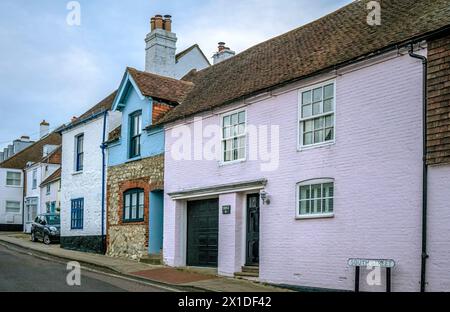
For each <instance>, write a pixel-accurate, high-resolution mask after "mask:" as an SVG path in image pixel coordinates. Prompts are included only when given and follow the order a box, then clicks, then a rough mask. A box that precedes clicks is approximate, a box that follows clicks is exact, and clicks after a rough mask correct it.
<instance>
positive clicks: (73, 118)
mask: <svg viewBox="0 0 450 312" xmlns="http://www.w3.org/2000/svg"><path fill="white" fill-rule="evenodd" d="M77 119H78V117H77V116H73V117H72V119H71V120H70V121H71V122H75V121H77Z"/></svg>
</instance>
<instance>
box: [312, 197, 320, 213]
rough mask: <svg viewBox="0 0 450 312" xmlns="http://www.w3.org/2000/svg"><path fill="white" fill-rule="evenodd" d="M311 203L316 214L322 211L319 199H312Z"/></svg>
mask: <svg viewBox="0 0 450 312" xmlns="http://www.w3.org/2000/svg"><path fill="white" fill-rule="evenodd" d="M313 205H314V208H313V212H314V213H317V214H319V213H322V200H321V199H316V200H314V201H313Z"/></svg>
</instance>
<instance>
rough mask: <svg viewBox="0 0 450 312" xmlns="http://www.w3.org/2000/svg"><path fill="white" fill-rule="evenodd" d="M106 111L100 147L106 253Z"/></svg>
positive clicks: (103, 229)
mask: <svg viewBox="0 0 450 312" xmlns="http://www.w3.org/2000/svg"><path fill="white" fill-rule="evenodd" d="M107 117H108V111H104V112H103V138H102V144H101V145H100V148H101V149H102V252H103V254H106V240H105V195H106V194H105V186H106V170H105V168H106V148H107V146H108V145H107V144H106V122H107Z"/></svg>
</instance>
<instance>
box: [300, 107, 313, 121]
mask: <svg viewBox="0 0 450 312" xmlns="http://www.w3.org/2000/svg"><path fill="white" fill-rule="evenodd" d="M302 116H303V118H307V117H311V116H312V105H305V106H303V108H302Z"/></svg>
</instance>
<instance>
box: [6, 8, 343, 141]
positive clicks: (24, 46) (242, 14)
mask: <svg viewBox="0 0 450 312" xmlns="http://www.w3.org/2000/svg"><path fill="white" fill-rule="evenodd" d="M68 2H69V1H67V0H39V1H38V0H1V1H0V40H1V43H0V148H3V147H4V146H5V145H7V143H9V142H11V141H12V140H14V139H16V138H18V137H20V136H21V135H29V136H31V137H32V138H33V139H36V138H37V136H38V133H39V122H40V121H42V120H43V119H45V120H47V121H49V122H50V124H51V128H54V127H56V126H59V125H61V124H63V123H66V122H67V121H68V120H70V118H71V117H72V116H79V115H80V114H82V113H83V112H84V111H86V110H87V109H88V108H89V107H91V106H93V105H95V104H96V103H97V102H98V101H99V100H101V99H102V98H104V97H105V96H106V95H108V94H109V93H110V92H111V91H113V90H115V88H117V87H118V85H119V83H120V80H121V78H122V75H123V72H124V70H125V67H126V66H132V67H136V68H138V69H143V67H144V56H145V55H144V52H145V43H144V38H145V36H146V34H147V33H148V32H149V28H150V26H149V20H150V17H151V16H153V15H155V14H158V13H159V14H163V15H164V14H171V15H172V16H173V22H174V25H173V31H174V32H176V34H177V36H178V51H181V50H183V49H184V48H187V47H189V46H190V45H192V44H194V43H198V44H199V45H200V47H201V48H202V49H203V51H204V52H205V54H206V55H207V56H208V57H210V56H212V54H213V52H214V51H215V50H216V48H217V42H219V41H225V42H226V43H227V45H228V46H229V47H230V48H232V49H233V50H235V51H236V52H241V51H243V50H245V49H247V48H249V47H251V46H252V45H254V44H256V43H259V42H261V41H264V40H267V39H270V38H272V37H274V36H277V35H280V34H282V33H285V32H287V31H289V30H291V29H294V28H296V27H299V26H301V25H304V24H305V23H308V22H311V21H313V20H315V19H317V18H319V17H321V16H323V15H325V14H327V13H330V12H332V11H334V10H336V9H337V8H339V7H342V6H344V5H345V4H347V3H350V2H351V0H315V1H311V0H239V1H237V0H236V1H235V0H227V1H225V0H202V1H199V0H128V1H123V0H80V1H79V3H80V5H81V25H80V26H69V25H68V24H67V22H66V17H67V14H68V13H69V11H68V10H67V8H66V5H67V3H68Z"/></svg>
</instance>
